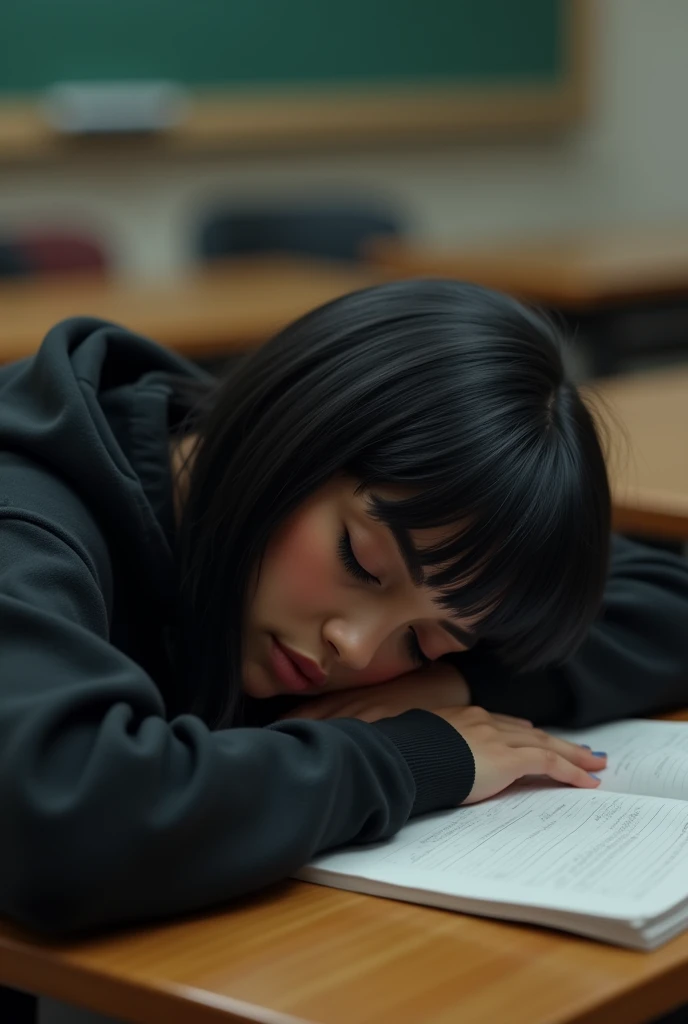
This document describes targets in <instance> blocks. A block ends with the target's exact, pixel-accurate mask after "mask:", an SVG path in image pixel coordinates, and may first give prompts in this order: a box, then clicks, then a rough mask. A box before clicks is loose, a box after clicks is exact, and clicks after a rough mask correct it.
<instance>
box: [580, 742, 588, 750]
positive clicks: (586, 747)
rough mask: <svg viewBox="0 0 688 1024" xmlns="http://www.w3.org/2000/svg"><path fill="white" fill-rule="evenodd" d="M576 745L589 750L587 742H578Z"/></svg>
mask: <svg viewBox="0 0 688 1024" xmlns="http://www.w3.org/2000/svg"><path fill="white" fill-rule="evenodd" d="M578 746H579V747H582V748H583V750H590V747H589V746H588V744H587V743H579V744H578Z"/></svg>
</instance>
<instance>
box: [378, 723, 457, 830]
mask: <svg viewBox="0 0 688 1024" xmlns="http://www.w3.org/2000/svg"><path fill="white" fill-rule="evenodd" d="M373 725H374V727H375V728H376V729H379V730H380V732H382V733H384V735H385V736H386V737H387V739H389V740H391V741H392V743H394V745H395V746H396V748H397V749H398V750H399V752H400V753H401V755H402V757H403V758H404V760H405V761H406V764H407V765H408V767H409V770H410V772H411V775H412V776H413V780H414V782H415V785H416V798H415V800H414V803H413V809H412V811H411V813H412V814H414V815H415V814H425V813H427V812H428V811H439V810H445V809H446V808H449V807H458V805H459V804H462V803H463V802H464V800H465V799H466V797H467V796H468V795H469V793H470V792H471V790H472V789H473V783H474V782H475V761H474V760H473V753H472V751H471V748H470V747H469V746H468V744H467V743H466V741H465V739H464V738H463V736H462V735H461V734H460V733H458V732H457V731H456V729H455V728H454V727H453V726H452V725H450V724H449V722H447V721H445V719H444V718H440V716H439V715H433V714H432V712H430V711H420V710H417V711H406V712H405V713H404V714H403V715H396V716H395V717H394V718H383V719H381V720H380V721H379V722H374V723H373Z"/></svg>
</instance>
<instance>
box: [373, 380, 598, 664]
mask: <svg viewBox="0 0 688 1024" xmlns="http://www.w3.org/2000/svg"><path fill="white" fill-rule="evenodd" d="M530 411H531V413H532V411H533V410H532V409H531V410H530ZM511 412H512V414H516V416H517V418H522V415H523V412H524V410H523V409H521V410H518V409H516V408H512V410H511ZM543 417H544V419H545V420H546V422H545V423H544V424H543V423H542V422H540V423H538V422H537V418H534V419H533V422H532V423H531V427H530V429H529V430H528V429H524V428H523V425H522V424H521V429H520V430H518V429H517V424H516V423H514V424H513V426H512V428H511V429H510V425H509V424H508V422H504V421H505V420H508V416H507V410H506V409H504V408H503V409H502V416H501V417H495V419H494V420H493V421H492V423H491V424H490V425H489V427H486V426H485V422H486V421H483V430H482V431H481V430H480V428H478V427H477V426H476V424H473V425H472V427H471V429H470V432H469V438H467V445H466V448H467V449H468V448H469V447H470V449H471V450H470V454H469V457H468V458H465V459H462V458H461V457H460V456H461V453H460V451H457V453H456V455H457V457H456V462H455V466H456V468H455V469H454V471H453V472H447V471H446V467H445V466H444V464H442V465H441V466H439V467H434V466H433V450H432V449H433V444H432V443H430V444H425V445H422V446H421V447H422V448H423V449H424V450H423V453H422V454H423V458H422V461H421V463H420V465H419V466H418V467H417V470H416V473H415V474H414V471H413V469H412V467H411V466H410V465H407V466H406V467H405V469H404V472H403V473H402V474H400V478H399V480H398V481H397V482H398V483H403V485H404V487H410V488H411V491H412V496H409V497H406V498H403V499H396V500H389V499H388V500H385V499H383V498H381V497H379V496H372V497H371V514H372V515H373V516H374V517H375V518H376V519H378V520H380V521H381V522H383V523H384V524H385V525H387V526H388V527H389V528H390V529H391V530H392V532H393V533H394V534H395V536H396V537H397V539H398V542H399V544H400V546H401V547H402V550H403V549H404V548H406V550H407V551H412V550H413V549H414V547H415V556H416V559H417V561H418V564H419V566H420V567H422V570H423V573H424V578H425V584H426V585H427V586H428V587H430V588H431V589H433V590H436V591H437V592H438V597H439V600H440V602H441V604H442V606H443V607H444V608H446V610H447V611H448V612H449V613H450V615H454V616H456V617H458V618H462V619H464V620H468V622H469V623H477V627H475V628H476V632H477V633H478V634H479V636H480V638H481V639H483V640H485V641H487V642H488V643H490V644H491V646H493V647H494V648H495V649H496V651H497V653H498V654H499V655H500V656H501V659H502V660H503V661H504V662H505V663H507V664H509V665H510V666H512V667H514V668H516V669H519V670H524V671H525V670H532V669H535V668H538V667H541V666H543V665H545V664H550V663H553V662H558V661H562V660H565V659H566V658H567V657H568V656H569V655H571V654H572V653H573V652H574V651H575V649H576V648H577V646H578V645H579V644H580V642H581V640H582V639H583V636H584V635H585V632H586V631H587V629H588V627H589V625H590V621H591V617H592V615H594V612H595V610H596V609H597V607H598V605H599V602H600V600H601V595H602V591H603V588H604V583H605V579H606V572H607V557H608V543H609V540H608V538H609V505H608V502H609V497H608V491H607V483H606V472H605V468H604V463H603V460H602V456H601V454H600V453H599V446H598V442H597V437H596V433H595V429H594V426H593V423H592V420H591V418H590V415H589V413H588V411H587V409H586V408H585V406H584V405H583V403H582V401H581V399H580V397H579V396H578V394H577V393H576V392H575V390H574V389H573V388H572V387H571V385H570V384H568V383H562V384H561V385H560V386H559V388H558V389H556V391H554V392H553V394H552V396H551V398H550V400H548V402H547V403H546V407H545V409H544V412H543ZM500 420H501V422H500ZM481 434H482V436H480V435H481ZM505 438H508V443H505V442H504V439H505ZM500 439H501V443H500ZM435 440H436V439H435ZM456 440H457V439H456V438H455V441H456ZM457 447H458V448H459V449H460V447H461V445H460V444H459V445H458V446H457ZM412 450H413V446H411V445H408V446H407V447H406V451H407V453H410V452H411V451H412ZM415 451H416V455H418V454H420V451H419V449H418V448H416V449H415ZM466 454H468V452H466ZM445 458H446V449H445V448H444V446H442V448H441V462H442V463H444V460H445ZM433 470H434V471H435V472H434V474H433ZM433 475H435V479H432V477H433ZM414 476H416V479H415V480H414ZM386 483H387V484H388V485H389V483H390V481H389V479H388V480H387V481H386ZM414 487H417V488H419V489H418V490H417V491H416V492H415V493H413V491H414ZM366 488H367V489H369V490H370V491H371V492H372V493H373V495H374V491H375V487H374V484H373V482H372V481H370V480H369V481H368V482H367V485H366ZM438 527H444V528H445V529H444V530H442V531H441V532H442V535H443V536H442V542H441V543H436V544H435V545H434V546H430V545H428V544H426V543H423V541H422V538H420V546H418V545H416V546H414V545H413V544H412V542H411V538H410V536H409V534H410V531H415V530H420V531H422V530H429V529H436V528H438ZM472 628H474V627H473V626H472Z"/></svg>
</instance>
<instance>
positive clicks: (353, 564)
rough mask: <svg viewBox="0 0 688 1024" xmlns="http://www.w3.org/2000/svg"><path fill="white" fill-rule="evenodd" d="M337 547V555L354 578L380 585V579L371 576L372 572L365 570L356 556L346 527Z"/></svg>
mask: <svg viewBox="0 0 688 1024" xmlns="http://www.w3.org/2000/svg"><path fill="white" fill-rule="evenodd" d="M337 547H338V551H339V557H340V558H341V560H342V563H343V564H344V567H345V569H346V571H347V572H348V573H349V574H350V575H351V576H353V577H354V579H356V580H360V581H361V582H362V583H376V584H377V585H378V587H379V586H381V584H380V580H379V579H378V578H377V576H373V574H372V573H369V572H367V571H366V570H365V569H364V568H363V566H362V565H361V563H360V562H359V561H358V559H357V558H356V555H355V554H354V549H353V548H352V546H351V537H350V535H349V531H348V530H347V529H346V528H345V529H344V532H343V534H342V535H341V537H340V538H339V544H338V545H337Z"/></svg>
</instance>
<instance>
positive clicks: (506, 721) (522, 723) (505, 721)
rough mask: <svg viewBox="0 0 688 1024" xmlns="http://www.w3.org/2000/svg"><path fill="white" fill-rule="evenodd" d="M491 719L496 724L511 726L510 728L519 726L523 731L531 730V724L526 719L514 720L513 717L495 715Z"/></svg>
mask: <svg viewBox="0 0 688 1024" xmlns="http://www.w3.org/2000/svg"><path fill="white" fill-rule="evenodd" d="M492 717H493V718H494V720H495V721H496V722H501V723H503V724H504V725H511V726H514V725H519V726H522V727H523V728H524V729H532V728H533V723H532V722H531V721H529V719H527V718H514V717H513V715H496V714H493V715H492Z"/></svg>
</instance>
